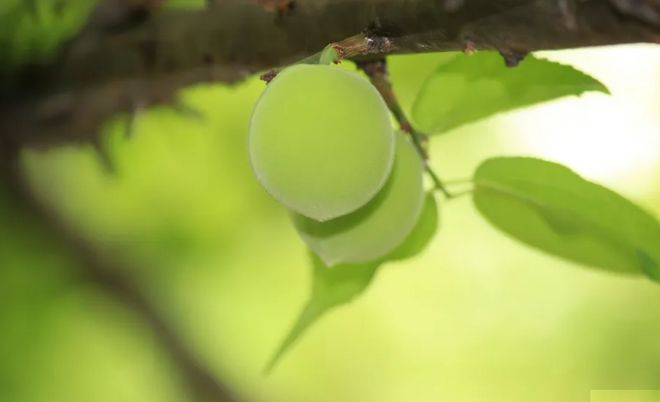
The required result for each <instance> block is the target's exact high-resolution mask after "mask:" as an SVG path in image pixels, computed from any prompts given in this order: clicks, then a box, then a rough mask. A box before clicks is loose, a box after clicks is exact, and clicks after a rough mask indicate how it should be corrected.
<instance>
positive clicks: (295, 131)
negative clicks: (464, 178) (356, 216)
mask: <svg viewBox="0 0 660 402" xmlns="http://www.w3.org/2000/svg"><path fill="white" fill-rule="evenodd" d="M248 138H249V140H248V141H249V152H250V161H251V163H252V168H253V169H254V172H255V173H256V176H257V179H258V180H259V182H260V183H261V184H262V185H263V186H264V188H265V189H266V190H267V191H268V192H269V193H270V194H271V195H272V196H273V197H274V198H275V199H276V200H278V201H279V202H280V203H282V204H284V206H286V207H287V208H288V209H290V210H292V211H295V212H297V213H300V214H302V215H305V216H307V217H310V218H312V219H315V220H317V221H325V220H329V219H333V218H336V217H338V216H342V215H346V214H348V213H351V212H353V211H355V210H356V209H358V208H360V207H362V206H364V205H365V204H366V203H367V202H368V201H369V200H370V199H372V198H373V197H374V196H375V194H376V193H377V192H378V191H379V190H380V189H381V188H382V187H383V185H384V183H385V182H386V181H387V177H388V176H389V173H390V171H391V167H392V163H393V160H394V132H393V129H392V124H391V121H390V116H389V112H388V110H387V106H386V105H385V102H384V101H383V99H382V98H381V96H380V95H379V94H378V92H377V91H376V89H375V88H374V87H373V86H372V85H371V84H370V83H369V82H367V81H366V80H365V79H363V78H362V77H360V76H359V75H357V74H355V73H352V72H348V71H344V70H341V69H339V68H337V67H332V66H323V65H295V66H292V67H289V68H286V69H284V70H283V71H282V72H280V73H279V74H278V75H277V77H275V79H273V80H272V81H271V82H270V84H268V87H267V88H266V90H265V91H264V93H263V94H262V96H261V97H260V98H259V100H258V101H257V104H256V106H255V108H254V111H253V113H252V118H251V120H250V128H249V136H248Z"/></svg>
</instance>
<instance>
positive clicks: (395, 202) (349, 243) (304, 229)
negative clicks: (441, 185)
mask: <svg viewBox="0 0 660 402" xmlns="http://www.w3.org/2000/svg"><path fill="white" fill-rule="evenodd" d="M396 137H397V138H396V158H395V161H394V167H393V168H392V174H391V175H390V177H389V179H388V180H387V183H386V184H385V186H384V187H383V189H382V190H380V192H379V193H378V195H376V197H374V198H373V199H372V200H371V201H369V203H367V204H366V205H365V206H364V207H362V208H360V209H358V210H357V211H355V212H353V213H351V214H349V215H345V216H342V217H339V218H336V219H333V220H330V221H327V222H317V221H315V220H313V219H309V218H306V217H304V216H302V215H299V214H292V216H293V222H294V225H295V227H296V229H297V230H298V233H299V234H300V236H301V237H302V239H303V240H304V241H305V243H307V245H308V246H309V248H311V249H312V251H314V252H315V253H316V254H317V255H318V256H319V257H320V258H321V259H322V260H323V262H325V264H326V265H328V266H333V265H336V264H342V263H358V262H367V261H373V260H376V259H378V258H381V257H383V256H385V255H386V254H388V253H389V252H391V251H392V250H394V249H396V248H397V247H398V246H399V245H400V244H401V243H402V242H403V241H404V240H405V239H406V237H407V236H408V235H409V234H410V232H411V231H412V229H413V227H415V224H416V223H417V220H418V218H419V215H420V212H421V209H422V205H423V202H424V190H423V186H422V162H421V160H420V158H419V156H418V155H417V153H416V152H415V149H414V148H413V146H412V144H411V143H410V141H408V139H407V138H405V137H404V136H403V135H400V134H396Z"/></svg>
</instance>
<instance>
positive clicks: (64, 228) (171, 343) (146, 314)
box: [0, 144, 238, 402]
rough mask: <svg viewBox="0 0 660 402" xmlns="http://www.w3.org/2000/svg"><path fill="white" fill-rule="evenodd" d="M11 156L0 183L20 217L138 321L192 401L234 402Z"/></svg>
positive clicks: (1, 167) (0, 158)
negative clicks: (169, 361) (34, 186)
mask: <svg viewBox="0 0 660 402" xmlns="http://www.w3.org/2000/svg"><path fill="white" fill-rule="evenodd" d="M5 150H6V149H5ZM0 151H2V144H0ZM16 155H17V153H16V152H12V153H11V154H9V153H6V152H5V153H4V154H3V153H2V152H0V180H4V181H6V184H7V187H8V189H9V191H10V194H11V195H12V196H13V198H15V199H16V201H17V205H19V206H20V207H22V209H23V210H24V213H25V216H30V217H32V218H34V219H35V220H36V221H38V222H40V223H41V225H42V226H43V228H44V230H45V231H46V232H47V233H49V234H50V235H51V236H52V237H53V238H54V239H57V240H58V241H59V242H61V243H62V245H63V247H64V249H65V250H67V251H68V252H69V253H70V254H71V256H72V257H73V258H75V259H76V260H77V263H78V265H79V268H80V275H81V277H82V278H83V279H84V280H86V281H90V282H91V283H92V284H94V285H96V286H97V287H98V288H99V289H101V290H102V291H104V292H106V293H107V294H108V295H110V296H111V297H112V298H113V299H115V300H116V301H118V302H119V303H121V304H123V305H124V306H126V307H127V308H129V309H130V310H132V311H133V312H134V313H136V314H137V315H138V316H140V317H141V319H142V320H143V321H144V322H145V323H146V324H147V325H148V326H149V327H150V328H151V330H152V331H153V333H154V335H155V337H156V339H158V340H159V342H160V344H161V345H162V347H163V349H164V350H165V351H166V352H167V353H168V354H169V355H170V357H171V359H172V361H173V362H174V364H175V366H176V368H177V369H178V370H179V371H180V373H181V375H182V378H183V380H184V382H185V383H186V384H187V385H188V387H189V389H190V392H191V396H192V397H193V399H200V400H207V401H213V402H237V401H238V400H237V399H236V398H235V397H234V396H233V395H232V394H231V393H230V392H229V390H228V387H227V386H226V385H225V384H223V383H222V382H220V381H219V380H218V378H217V376H215V375H214V374H212V373H211V372H210V371H209V370H208V368H206V367H205V366H204V364H202V363H201V362H200V361H199V360H198V359H197V358H196V357H195V356H194V355H193V354H192V353H191V351H190V350H189V348H188V347H187V346H186V344H185V342H184V341H183V340H182V339H181V338H180V337H179V335H178V334H177V333H176V331H175V330H174V329H173V328H172V327H171V326H170V324H169V323H168V322H167V320H166V319H165V317H164V316H163V315H162V314H161V312H160V311H159V309H158V308H157V307H156V306H154V305H153V304H152V302H151V301H150V300H149V298H148V297H147V296H146V295H145V294H144V293H143V291H142V290H141V289H140V288H139V287H138V286H136V285H135V283H134V282H133V281H132V280H131V279H130V278H129V277H127V276H126V274H125V272H126V271H127V270H126V269H125V267H122V266H120V265H119V264H118V262H117V261H116V260H114V259H112V258H108V257H107V256H104V255H101V254H100V253H99V252H98V250H96V249H95V248H94V247H93V246H92V245H90V244H89V243H88V242H87V241H86V240H85V239H84V238H82V237H81V236H80V235H79V234H78V233H76V232H75V231H72V230H71V229H70V227H68V225H66V223H65V222H63V220H62V219H61V217H60V216H59V215H58V214H56V213H55V212H54V211H53V210H52V209H51V208H49V207H48V206H46V205H44V204H43V203H42V202H41V201H40V200H38V198H37V197H36V196H35V195H34V194H33V192H32V191H31V190H30V188H29V185H28V183H27V182H26V180H25V177H24V175H23V173H22V171H21V169H20V166H19V162H18V158H17V157H16Z"/></svg>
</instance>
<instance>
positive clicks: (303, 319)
mask: <svg viewBox="0 0 660 402" xmlns="http://www.w3.org/2000/svg"><path fill="white" fill-rule="evenodd" d="M310 254H311V258H312V269H313V271H312V294H311V297H310V299H309V301H308V302H307V304H306V305H305V307H304V308H303V310H302V312H301V313H300V316H299V317H298V320H297V321H296V323H295V324H294V326H293V328H292V329H291V331H289V334H288V335H287V336H286V338H285V339H284V341H283V342H282V344H281V345H280V347H279V348H278V349H277V351H276V352H275V354H274V355H273V357H272V358H271V360H270V362H269V363H268V365H267V366H266V372H270V371H271V370H272V369H273V368H274V367H275V365H276V364H277V362H278V361H279V360H280V358H281V357H282V356H283V355H284V354H285V353H286V352H287V351H288V350H289V349H290V348H291V346H293V344H294V343H295V342H296V340H298V339H299V338H300V336H301V335H302V334H303V333H304V332H305V331H306V330H307V329H309V327H310V326H311V325H312V324H313V323H314V322H315V321H316V320H318V319H319V318H320V317H321V316H322V315H324V314H325V313H327V312H328V311H330V310H331V309H332V308H334V307H337V306H340V305H342V304H346V303H348V302H350V301H351V300H353V298H355V297H356V296H358V295H359V294H360V293H362V292H363V291H364V290H365V289H366V288H367V287H368V286H369V284H370V283H371V280H372V279H373V277H374V275H375V273H376V270H377V269H378V267H379V266H380V262H373V263H365V264H340V265H335V266H334V267H332V268H328V267H327V266H325V264H323V262H322V261H321V259H320V258H318V257H317V256H316V254H313V253H311V252H310Z"/></svg>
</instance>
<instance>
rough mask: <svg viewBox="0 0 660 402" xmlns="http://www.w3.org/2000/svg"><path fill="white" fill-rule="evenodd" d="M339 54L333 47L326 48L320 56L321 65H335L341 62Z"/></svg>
mask: <svg viewBox="0 0 660 402" xmlns="http://www.w3.org/2000/svg"><path fill="white" fill-rule="evenodd" d="M339 59H340V57H339V53H338V52H337V49H336V48H335V47H334V46H333V45H328V46H326V47H325V48H324V49H323V51H322V52H321V56H319V64H334V63H337V62H339Z"/></svg>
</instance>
